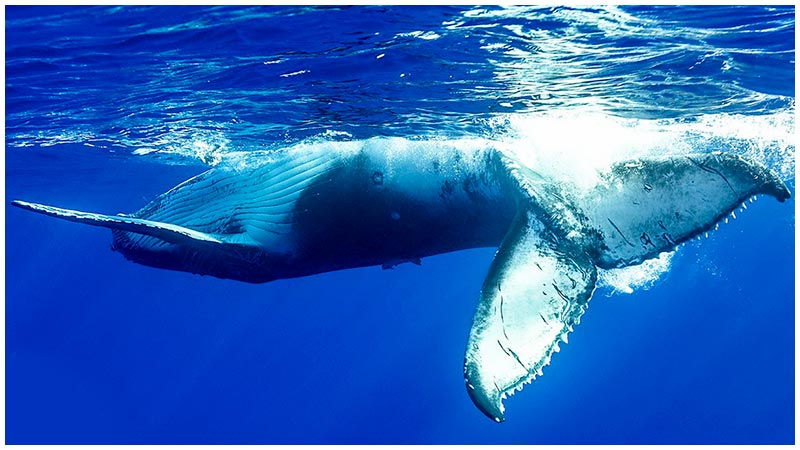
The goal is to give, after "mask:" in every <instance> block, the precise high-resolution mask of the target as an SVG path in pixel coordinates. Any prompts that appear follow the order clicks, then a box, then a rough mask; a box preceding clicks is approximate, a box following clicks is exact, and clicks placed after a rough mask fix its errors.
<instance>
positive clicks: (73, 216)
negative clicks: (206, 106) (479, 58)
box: [12, 138, 790, 422]
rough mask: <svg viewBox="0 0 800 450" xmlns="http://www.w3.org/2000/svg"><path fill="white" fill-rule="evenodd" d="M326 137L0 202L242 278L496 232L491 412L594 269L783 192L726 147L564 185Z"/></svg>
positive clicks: (497, 166) (504, 156)
mask: <svg viewBox="0 0 800 450" xmlns="http://www.w3.org/2000/svg"><path fill="white" fill-rule="evenodd" d="M338 144H339V145H336V146H332V145H330V146H326V145H320V146H308V147H305V148H303V149H294V150H293V151H284V152H277V153H273V154H270V155H269V157H268V158H264V159H261V160H259V161H250V162H248V163H247V164H238V165H235V164H229V165H220V166H216V167H214V168H211V169H209V170H207V171H206V172H204V173H202V174H200V175H198V176H196V177H194V178H191V179H189V180H187V181H185V182H183V183H181V184H180V185H178V186H176V187H175V188H173V189H171V190H170V191H168V192H166V193H164V194H161V195H159V196H158V197H157V198H155V199H154V200H153V201H152V202H150V203H149V204H147V205H146V206H144V207H143V208H142V209H140V210H139V211H136V212H134V213H132V214H118V215H104V214H95V213H88V212H81V211H75V210H69V209H63V208H57V207H53V206H46V205H42V204H37V203H31V202H26V201H20V200H15V201H13V202H12V204H14V205H15V206H18V207H21V208H24V209H28V210H31V211H34V212H38V213H42V214H46V215H50V216H53V217H58V218H61V219H66V220H70V221H74V222H80V223H85V224H89V225H95V226H100V227H106V228H110V229H111V230H112V233H113V244H112V248H113V249H114V250H116V251H119V252H120V253H122V254H123V255H124V256H125V257H126V258H128V259H130V260H132V261H135V262H137V263H140V264H145V265H148V266H152V267H158V268H165V269H173V270H181V271H187V272H192V273H197V274H203V275H212V276H215V277H219V278H228V279H235V280H240V281H245V282H250V283H263V282H268V281H271V280H275V279H282V278H291V277H300V276H307V275H313V274H318V273H322V272H327V271H333V270H341V269H348V268H355V267H364V266H373V265H380V266H382V267H384V268H391V267H393V266H395V265H396V264H399V263H403V262H413V263H416V264H419V261H420V259H421V258H424V257H427V256H431V255H435V254H440V253H446V252H451V251H456V250H462V249H468V248H477V247H497V248H498V249H497V252H496V254H495V257H494V260H493V261H492V263H491V265H490V267H489V272H488V274H487V276H486V278H485V280H484V282H483V286H482V288H481V291H480V293H479V300H478V306H477V310H476V312H475V316H474V319H473V323H472V329H471V330H470V333H469V338H468V342H467V348H466V355H465V358H464V377H465V382H466V387H467V392H468V393H469V396H470V398H471V399H472V400H473V402H474V403H475V405H476V406H477V407H478V408H479V409H480V410H481V411H482V412H483V413H484V414H486V415H487V416H488V417H490V418H492V419H493V420H495V421H497V422H501V421H503V420H504V407H503V403H502V401H503V399H505V398H506V397H507V396H508V395H511V394H513V393H514V392H516V391H518V390H520V389H522V387H523V386H524V385H525V384H527V383H530V382H531V381H532V380H533V379H534V378H535V377H536V376H539V375H541V374H542V368H543V367H544V366H546V365H547V364H549V362H550V359H551V357H552V355H553V353H554V352H558V351H559V342H561V341H563V342H566V340H567V334H568V333H569V332H571V331H572V330H573V328H574V327H575V325H577V324H578V323H579V322H580V318H581V315H582V314H583V312H584V311H585V310H586V307H587V305H588V302H589V299H590V298H591V296H592V293H593V291H594V289H595V284H596V281H597V269H598V268H601V269H611V268H618V267H625V266H629V265H634V264H639V263H641V262H643V261H645V260H647V259H650V258H654V257H657V256H658V255H659V254H660V253H662V252H669V251H672V250H674V249H675V248H676V247H677V246H678V245H679V244H681V243H683V242H686V241H688V240H690V239H693V238H694V237H696V236H699V235H701V234H703V233H705V232H707V231H709V230H712V229H713V228H714V227H715V226H716V225H717V224H718V222H720V221H721V220H723V219H724V220H727V217H728V216H729V214H731V213H732V212H733V211H734V210H735V209H736V208H738V207H740V205H741V204H742V203H743V202H745V201H747V200H748V199H751V198H752V197H753V196H755V195H757V194H766V195H770V196H772V197H774V198H776V199H777V200H778V201H780V202H783V201H785V200H786V199H788V198H789V197H790V193H789V190H788V189H787V187H786V186H785V185H784V183H783V182H782V181H781V180H780V178H779V177H778V176H777V174H775V173H774V172H773V171H771V170H770V169H768V168H766V167H765V166H763V165H761V164H759V163H757V162H754V161H751V160H748V159H746V158H744V157H742V156H738V155H735V154H728V153H697V154H690V155H683V156H669V157H666V156H665V157H651V158H640V159H636V160H632V161H624V162H620V163H617V164H615V165H613V166H611V167H610V168H608V169H605V170H601V171H599V172H598V173H597V178H596V183H595V184H594V185H593V186H592V187H589V188H582V189H578V188H576V187H575V186H573V185H571V184H570V183H567V182H565V181H563V180H559V181H557V180H555V179H553V178H548V177H546V176H544V175H542V174H540V173H537V172H536V171H534V170H532V169H531V168H530V167H527V166H525V165H523V164H521V163H520V162H519V160H518V159H517V158H516V157H515V156H514V155H513V154H511V153H510V152H509V151H506V150H501V149H499V147H494V146H492V145H486V144H485V143H483V144H481V145H477V144H475V145H469V144H465V143H464V142H463V141H410V140H404V139H382V138H375V139H369V140H366V141H356V142H348V143H338Z"/></svg>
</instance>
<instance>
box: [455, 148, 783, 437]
mask: <svg viewBox="0 0 800 450" xmlns="http://www.w3.org/2000/svg"><path fill="white" fill-rule="evenodd" d="M499 163H500V168H499V172H500V173H501V175H502V174H505V175H506V182H507V184H508V188H509V189H510V190H511V191H512V192H514V193H515V195H516V196H517V216H516V218H515V219H514V221H513V224H512V226H511V229H510V230H509V232H508V233H507V234H506V236H505V238H504V240H503V242H502V244H501V245H500V248H499V249H498V251H497V253H496V255H495V258H494V260H493V261H492V264H491V266H490V267H489V272H488V275H487V277H486V279H485V281H484V283H483V287H482V288H481V293H480V299H479V302H478V307H477V310H476V312H475V316H474V318H473V322H472V329H471V330H470V335H469V341H468V343H467V349H466V354H465V357H464V378H465V382H466V387H467V392H468V393H469V395H470V398H472V400H473V402H474V403H475V405H476V406H477V407H478V408H479V409H480V410H481V411H482V412H483V413H484V414H486V415H487V416H488V417H489V418H491V419H493V420H495V421H497V422H502V421H503V420H504V406H503V403H502V401H503V400H504V399H505V398H507V396H509V395H512V394H514V393H515V392H517V391H519V390H521V389H522V387H523V386H524V385H525V384H528V383H530V382H531V381H532V380H533V379H534V378H535V377H536V376H538V375H541V374H542V369H543V367H544V366H546V365H548V364H549V363H550V359H551V357H552V355H553V353H554V352H558V351H559V343H560V342H561V341H563V342H565V343H566V342H567V334H568V333H569V332H571V331H572V330H573V328H574V326H575V325H576V324H578V322H579V321H580V318H581V315H582V314H583V312H584V311H585V310H586V307H587V305H588V302H589V299H590V298H591V295H592V293H593V291H594V289H595V283H596V281H597V267H601V268H613V267H622V266H627V265H632V264H638V263H640V262H642V261H644V260H646V259H649V258H653V257H656V256H657V255H658V254H659V253H661V252H665V251H671V250H673V249H674V248H675V247H676V246H677V245H678V244H680V243H681V242H684V241H687V240H689V239H691V238H693V237H694V236H697V235H698V234H700V233H702V232H704V231H707V230H709V229H710V228H712V227H713V226H714V225H715V224H716V223H717V222H718V221H719V220H721V219H723V218H725V217H726V216H727V215H728V214H730V213H731V212H732V211H733V210H734V209H735V208H737V207H739V206H740V205H741V204H742V202H743V201H746V200H747V199H749V198H751V196H754V195H756V194H767V195H770V196H773V197H775V198H776V199H777V200H778V201H781V202H783V201H785V200H786V199H787V198H789V197H790V193H789V190H788V189H787V188H786V186H785V185H784V184H783V182H782V181H781V180H780V178H779V177H778V176H777V175H776V174H775V173H774V172H772V171H771V170H769V169H767V168H766V167H764V166H762V165H760V164H757V163H755V162H751V161H748V160H746V159H744V158H741V157H739V156H735V155H729V154H702V155H690V156H685V157H669V158H667V157H665V158H652V159H643V160H637V161H630V162H625V163H621V164H618V165H616V166H614V167H612V168H611V170H610V171H609V172H607V173H602V174H600V182H599V183H598V184H597V185H596V186H595V187H594V188H593V189H591V190H589V191H588V192H587V193H584V194H581V195H576V194H574V193H570V190H569V189H564V188H561V187H559V186H557V185H555V184H554V183H553V182H551V181H548V180H546V179H545V178H543V177H541V176H539V175H538V174H536V173H534V172H532V171H531V170H529V169H527V168H525V167H523V166H521V165H519V164H518V163H517V162H516V161H515V160H513V159H512V158H510V157H508V156H506V155H500V158H499Z"/></svg>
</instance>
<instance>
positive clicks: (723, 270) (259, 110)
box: [5, 6, 795, 444]
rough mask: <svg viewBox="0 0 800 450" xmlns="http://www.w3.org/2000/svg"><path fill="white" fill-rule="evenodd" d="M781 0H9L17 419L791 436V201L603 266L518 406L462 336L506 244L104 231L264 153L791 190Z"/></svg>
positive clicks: (21, 430)
mask: <svg viewBox="0 0 800 450" xmlns="http://www.w3.org/2000/svg"><path fill="white" fill-rule="evenodd" d="M794 15H795V10H794V8H793V7H786V6H783V7H750V6H747V7H745V6H737V7H685V6H683V7H653V6H647V7H634V6H619V7H592V8H572V7H545V8H534V7H507V8H502V7H378V6H373V7H308V6H293V7H252V8H243V7H21V6H7V7H6V8H5V18H6V20H5V27H6V34H5V39H6V48H5V61H6V67H5V73H6V86H5V94H6V103H5V106H6V115H5V120H6V129H5V136H6V140H5V146H6V151H5V164H6V168H5V176H6V182H5V187H6V208H5V213H6V218H5V220H6V232H5V245H6V255H5V257H6V273H5V296H6V297H5V314H6V322H5V326H6V348H5V358H6V360H5V364H6V366H5V367H6V383H5V386H6V405H5V406H6V410H5V411H6V424H5V430H6V442H7V443H14V444H21V443H198V444H199V443H337V444H346V443H347V444H349V443H355V444H375V443H377V444H390V443H434V444H445V443H485V444H488V443H529V444H556V443H567V444H582V443H597V444H610V443H643V444H662V443H699V444H705V443H720V444H752V443H761V444H788V443H793V442H794V436H795V431H794V423H795V402H794V399H795V392H794V385H795V382H794V376H795V374H794V353H795V352H794V342H795V336H794V317H795V309H794V308H795V307H794V298H795V296H794V281H795V277H794V273H795V262H794V251H795V250H794V245H795V240H794V235H795V233H794V231H795V230H794V222H795V206H794V205H795V203H794V199H790V200H788V201H787V202H786V203H784V204H779V203H777V202H775V201H774V200H773V199H770V198H764V199H759V200H758V201H757V202H755V203H754V204H752V205H749V208H748V209H747V210H746V211H742V212H739V211H737V218H736V220H731V221H730V222H731V223H729V224H728V225H725V226H723V227H722V228H721V229H720V230H719V231H718V232H715V233H712V235H711V236H710V237H709V238H708V239H707V240H706V239H703V240H702V241H701V242H692V243H690V244H687V245H686V246H684V247H682V248H680V249H679V250H678V251H677V252H675V253H674V254H672V255H671V256H667V257H665V258H662V259H661V260H658V261H657V262H656V264H649V265H645V266H642V267H636V268H633V269H632V270H628V271H619V272H615V271H609V272H607V273H603V274H602V275H601V278H602V280H601V286H600V287H599V288H598V290H597V292H596V293H595V295H594V298H593V299H592V301H591V302H590V307H589V309H588V311H587V312H586V314H585V315H584V317H583V319H582V321H581V324H580V326H578V327H577V328H576V330H575V332H574V333H572V334H571V335H570V340H569V345H566V346H562V350H561V352H560V353H559V354H557V355H556V356H555V357H554V358H553V362H552V363H551V365H550V366H548V367H547V368H545V370H544V376H543V377H541V378H539V379H537V380H536V381H535V382H534V383H533V384H532V385H530V386H527V387H526V388H525V390H523V391H522V392H521V393H518V394H516V395H515V396H514V397H512V398H511V399H509V400H508V401H506V403H505V404H506V407H507V421H506V422H504V423H503V424H499V425H498V424H495V423H493V422H492V421H490V420H488V419H487V418H486V417H484V416H483V415H482V414H481V413H480V412H479V411H478V410H477V409H476V408H475V407H474V406H473V405H472V402H471V401H470V399H469V397H468V396H467V394H466V391H465V388H464V382H463V374H462V364H463V352H464V347H465V344H466V339H467V335H468V332H469V327H470V323H471V320H472V315H473V312H474V308H475V304H476V302H477V296H478V292H479V290H480V286H481V283H482V281H483V278H484V276H485V274H486V270H487V268H488V266H489V264H490V262H491V259H492V256H493V254H494V249H475V250H469V251H462V252H456V253H450V254H445V255H440V256H436V257H431V258H426V259H425V260H424V261H423V263H422V266H421V267H417V266H415V265H408V264H405V265H400V266H398V267H397V268H396V269H394V270H380V268H377V267H372V268H363V269H355V270H347V271H341V272H334V273H327V274H322V275H317V276H312V277H306V278H299V279H291V280H281V281H275V282H272V283H268V284H264V285H250V284H245V283H239V282H235V281H230V280H220V279H215V278H211V277H201V276H197V275H191V274H187V273H180V272H171V271H164V270H157V269H153V268H149V267H144V266H140V265H136V264H133V263H131V262H128V261H126V260H125V259H124V258H122V257H121V256H120V255H119V254H118V253H114V252H111V251H110V250H109V245H110V235H109V233H108V232H107V231H106V230H101V229H96V228H91V227H86V226H82V225H79V224H74V223H68V222H63V221H58V220H54V219H51V218H47V217H43V216H39V215H35V214H31V213H29V212H25V211H22V210H19V209H17V208H13V207H11V206H9V202H10V201H11V200H13V199H17V198H19V199H26V200H30V201H38V202H42V203H48V204H54V205H59V206H64V207H69V208H74V209H79V210H87V211H98V212H105V213H116V212H130V211H134V210H136V209H138V208H140V207H141V206H143V205H144V204H145V203H147V202H148V201H149V200H150V199H152V198H153V197H154V196H156V195H157V194H159V193H161V192H164V191H166V190H167V189H169V188H171V187H172V186H174V185H176V184H177V183H179V182H181V181H183V180H184V179H186V178H189V177H191V176H193V175H195V174H198V173H200V172H202V171H204V170H205V169H206V168H207V167H208V166H213V165H217V164H230V163H235V162H236V161H237V160H238V159H239V158H242V157H246V156H247V155H252V154H254V152H259V151H263V150H275V149H281V148H288V147H294V146H297V145H312V146H313V145H322V144H329V143H331V142H334V143H335V142H340V141H352V140H360V139H367V138H372V137H376V136H393V137H404V138H409V139H464V138H481V139H489V140H493V141H498V142H502V143H503V144H505V145H510V146H515V147H517V148H523V149H529V150H528V156H529V158H530V159H531V161H532V162H533V163H535V164H538V167H540V168H541V170H542V171H544V172H547V173H549V174H550V175H552V176H555V177H559V176H575V174H578V175H580V174H582V173H586V172H585V171H587V170H591V169H593V168H594V167H595V166H596V165H598V164H602V163H604V162H606V161H609V160H612V159H618V158H620V157H630V156H640V155H652V154H665V153H667V154H668V153H681V152H685V151H699V152H708V151H714V150H720V151H725V152H734V153H739V154H743V155H746V156H748V157H750V158H753V159H755V160H757V161H760V162H762V163H764V164H767V165H768V166H770V167H771V168H772V169H774V170H775V171H777V172H778V173H779V174H781V176H782V177H783V178H784V180H785V181H786V182H787V185H788V186H789V188H790V190H791V191H792V193H793V194H794V187H795V177H794V172H795V141H794V127H795V123H794V117H795V92H794V86H795V61H794V54H795V48H794V33H795V22H794Z"/></svg>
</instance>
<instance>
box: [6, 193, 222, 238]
mask: <svg viewBox="0 0 800 450" xmlns="http://www.w3.org/2000/svg"><path fill="white" fill-rule="evenodd" d="M11 204H12V205H14V206H17V207H19V208H22V209H27V210H28V211H33V212H37V213H40V214H45V215H48V216H51V217H57V218H59V219H64V220H69V221H71V222H78V223H84V224H87V225H93V226H97V227H103V228H110V229H112V230H120V231H129V232H132V233H137V234H143V235H147V236H152V237H155V238H158V239H161V240H163V241H166V242H169V243H172V244H179V245H180V244H195V245H196V244H222V243H223V241H222V240H220V239H219V238H218V237H215V236H213V235H211V234H208V233H203V232H200V231H196V230H191V229H189V228H185V227H182V226H179V225H174V224H171V223H164V222H157V221H153V220H146V219H138V218H134V217H127V216H123V215H118V216H109V215H105V214H96V213H90V212H83V211H76V210H72V209H64V208H56V207H54V206H48V205H42V204H38V203H31V202H26V201H22V200H14V201H12V202H11Z"/></svg>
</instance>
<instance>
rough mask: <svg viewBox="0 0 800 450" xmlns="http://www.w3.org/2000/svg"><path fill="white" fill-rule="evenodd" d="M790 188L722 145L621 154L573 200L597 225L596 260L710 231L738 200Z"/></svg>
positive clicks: (634, 257) (652, 251) (642, 255)
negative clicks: (712, 149) (716, 149)
mask: <svg viewBox="0 0 800 450" xmlns="http://www.w3.org/2000/svg"><path fill="white" fill-rule="evenodd" d="M756 194H768V195H771V196H773V197H775V198H776V199H778V201H781V202H783V201H784V200H786V199H787V198H789V197H790V193H789V190H788V189H787V188H786V185H784V183H783V182H782V181H781V180H780V178H779V177H778V175H777V174H776V173H775V172H773V171H771V170H770V169H768V168H767V167H765V166H763V165H761V164H759V163H757V162H754V161H749V160H747V159H745V158H742V157H741V156H738V155H734V154H727V153H711V154H694V155H686V156H683V157H665V158H647V159H639V160H634V161H628V162H623V163H620V164H617V165H615V166H614V167H612V169H611V170H610V171H609V172H607V173H604V174H601V181H600V182H599V183H598V184H597V186H596V187H594V188H593V189H592V190H591V191H589V192H588V193H587V194H586V195H584V196H583V197H582V198H580V199H579V200H578V201H577V202H576V203H577V205H578V206H579V208H580V210H581V211H582V212H583V213H584V214H585V215H586V218H587V219H588V224H587V226H588V228H589V229H595V230H597V231H598V232H599V234H600V237H601V239H602V245H600V246H599V248H598V250H599V252H598V254H597V265H598V266H599V267H602V268H604V269H608V268H615V267H622V266H626V265H630V264H637V263H640V262H642V261H644V260H646V259H650V258H654V257H656V256H657V255H658V254H659V253H660V252H664V251H671V250H672V249H674V248H675V247H676V246H677V245H679V244H681V243H683V242H686V241H687V240H689V239H692V238H693V237H695V236H697V235H698V234H700V233H702V232H704V231H706V232H707V231H709V230H711V229H713V228H714V226H715V225H716V224H717V223H718V222H719V221H721V220H723V219H724V218H726V217H727V216H728V214H730V213H731V212H732V211H734V210H735V209H736V208H738V207H740V205H741V204H742V202H744V201H746V200H747V199H749V198H751V197H752V196H753V195H756Z"/></svg>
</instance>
